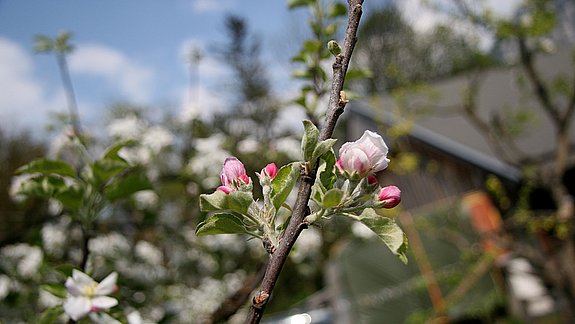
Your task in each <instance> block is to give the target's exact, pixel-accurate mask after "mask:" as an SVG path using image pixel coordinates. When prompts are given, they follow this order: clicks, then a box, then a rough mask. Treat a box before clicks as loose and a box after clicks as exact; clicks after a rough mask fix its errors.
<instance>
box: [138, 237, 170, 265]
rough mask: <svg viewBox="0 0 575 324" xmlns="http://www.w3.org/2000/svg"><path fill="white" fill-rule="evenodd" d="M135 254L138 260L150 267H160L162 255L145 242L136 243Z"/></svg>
mask: <svg viewBox="0 0 575 324" xmlns="http://www.w3.org/2000/svg"><path fill="white" fill-rule="evenodd" d="M134 249H135V253H136V256H137V257H139V258H140V259H142V260H144V261H146V262H147V263H149V264H151V265H161V264H162V260H163V258H164V255H163V253H162V251H160V250H159V249H158V248H157V247H155V246H154V245H153V244H151V243H149V242H147V241H138V243H136V247H135V248H134Z"/></svg>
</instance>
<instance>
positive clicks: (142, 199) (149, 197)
mask: <svg viewBox="0 0 575 324" xmlns="http://www.w3.org/2000/svg"><path fill="white" fill-rule="evenodd" d="M133 197H134V201H135V203H136V207H138V209H150V208H154V207H155V206H156V205H157V204H158V202H159V200H160V197H158V194H157V193H156V192H155V191H153V190H142V191H138V192H136V193H135V194H134V196H133Z"/></svg>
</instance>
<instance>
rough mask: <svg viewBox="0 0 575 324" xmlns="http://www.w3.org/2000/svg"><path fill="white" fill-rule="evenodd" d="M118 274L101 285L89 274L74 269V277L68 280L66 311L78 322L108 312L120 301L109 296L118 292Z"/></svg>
mask: <svg viewBox="0 0 575 324" xmlns="http://www.w3.org/2000/svg"><path fill="white" fill-rule="evenodd" d="M117 279H118V274H117V273H116V272H112V273H111V274H110V275H108V276H107V277H106V278H105V279H104V280H102V281H101V282H100V283H98V282H96V281H94V279H92V278H91V277H90V276H88V275H87V274H85V273H83V272H81V271H79V270H76V269H74V270H73V271H72V277H69V278H68V279H67V280H66V283H65V286H66V289H67V290H68V298H67V299H66V301H65V302H64V311H65V312H66V314H68V316H70V318H72V319H73V320H75V321H77V320H79V319H81V318H83V317H85V316H86V315H88V314H90V313H95V312H100V311H106V310H108V309H110V308H112V307H114V306H116V305H117V304H118V300H117V299H115V298H113V297H109V296H108V295H109V294H111V293H113V292H114V291H116V290H117V289H118V288H117V286H116V280H117Z"/></svg>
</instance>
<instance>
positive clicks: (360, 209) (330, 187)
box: [196, 122, 406, 261]
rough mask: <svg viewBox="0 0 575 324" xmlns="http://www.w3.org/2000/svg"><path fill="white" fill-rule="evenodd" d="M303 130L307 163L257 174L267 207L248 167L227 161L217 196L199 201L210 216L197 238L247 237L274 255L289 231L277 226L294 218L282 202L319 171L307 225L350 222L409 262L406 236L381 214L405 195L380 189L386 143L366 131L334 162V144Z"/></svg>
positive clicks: (310, 129)
mask: <svg viewBox="0 0 575 324" xmlns="http://www.w3.org/2000/svg"><path fill="white" fill-rule="evenodd" d="M304 126H305V127H306V132H305V135H304V138H303V139H302V152H303V156H304V158H306V161H302V162H293V163H291V164H289V165H286V166H283V167H282V168H280V169H278V167H277V166H276V164H275V163H269V164H267V165H266V166H265V167H264V168H263V169H262V170H261V172H260V173H257V176H258V178H259V183H260V185H261V187H262V193H263V203H261V202H259V201H258V200H254V197H253V193H252V190H253V181H252V179H251V178H250V177H249V176H248V174H247V171H246V168H245V166H244V164H243V163H242V162H241V161H240V160H239V159H238V158H236V157H233V156H232V157H228V158H226V159H225V161H224V164H223V167H222V169H221V171H220V180H221V185H220V186H219V187H217V189H216V192H214V193H213V194H210V195H202V196H201V197H200V198H201V199H200V209H202V210H203V211H205V212H208V218H207V219H206V220H205V221H204V222H202V223H200V224H199V225H198V228H197V229H196V233H197V234H198V235H203V234H219V233H247V234H250V235H253V236H255V237H258V238H260V239H262V241H263V243H264V247H266V250H267V251H268V252H269V253H273V251H274V249H275V246H276V245H277V244H278V242H279V238H280V237H281V235H282V233H281V230H282V229H283V228H285V225H286V224H283V225H282V224H276V221H278V219H284V220H289V215H290V214H291V208H287V207H286V208H284V207H285V204H284V201H285V199H286V198H287V196H288V195H289V193H290V192H291V190H292V189H293V187H294V186H295V184H296V182H297V179H298V178H299V176H300V174H302V173H303V174H306V172H310V169H311V168H312V167H313V166H314V165H315V166H316V167H318V169H317V172H316V179H315V182H314V185H313V187H312V195H311V198H312V200H313V202H314V204H312V205H310V208H311V212H310V214H309V215H308V216H307V217H306V218H305V221H306V222H307V223H308V224H311V223H313V222H316V221H318V220H321V219H329V218H331V217H332V216H347V217H350V218H352V219H354V220H357V221H360V222H362V223H364V224H365V225H367V226H368V227H369V228H370V229H372V230H373V231H374V232H376V234H377V235H378V236H379V237H380V238H381V239H382V240H383V241H384V242H385V243H386V244H387V245H388V246H389V247H390V248H392V252H394V253H395V254H397V255H398V256H400V258H401V259H402V260H403V261H405V254H404V252H405V249H406V245H405V244H406V242H405V236H404V235H403V232H402V231H401V229H400V228H399V227H398V226H397V225H396V224H395V222H394V221H393V219H391V218H389V217H384V216H380V214H379V213H378V212H377V210H379V209H382V208H385V209H389V208H393V207H395V206H397V205H398V204H399V203H400V202H401V190H400V189H399V188H398V187H396V186H385V187H381V186H380V185H379V181H378V178H377V175H378V173H380V172H381V171H383V170H385V169H386V168H387V166H388V165H389V162H390V160H389V159H388V158H387V154H388V147H387V145H386V144H385V142H384V140H383V138H382V137H381V136H380V135H378V134H377V133H374V132H371V131H365V132H364V134H363V135H362V136H361V138H359V139H358V140H357V141H354V142H347V143H345V144H343V145H342V146H341V148H340V149H339V157H338V158H337V159H336V157H335V154H334V152H333V150H332V149H331V147H332V146H333V144H334V143H335V140H331V139H328V140H325V141H319V138H318V133H319V132H318V130H317V128H315V126H314V125H313V124H311V123H309V122H308V123H304ZM280 214H281V215H282V216H280V217H278V215H280Z"/></svg>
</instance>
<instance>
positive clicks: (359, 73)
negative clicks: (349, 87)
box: [345, 69, 373, 81]
mask: <svg viewBox="0 0 575 324" xmlns="http://www.w3.org/2000/svg"><path fill="white" fill-rule="evenodd" d="M371 77H373V72H371V70H369V69H349V70H348V71H347V73H346V74H345V81H352V80H357V79H366V78H371Z"/></svg>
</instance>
